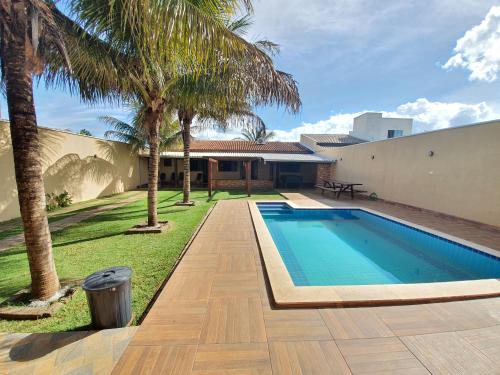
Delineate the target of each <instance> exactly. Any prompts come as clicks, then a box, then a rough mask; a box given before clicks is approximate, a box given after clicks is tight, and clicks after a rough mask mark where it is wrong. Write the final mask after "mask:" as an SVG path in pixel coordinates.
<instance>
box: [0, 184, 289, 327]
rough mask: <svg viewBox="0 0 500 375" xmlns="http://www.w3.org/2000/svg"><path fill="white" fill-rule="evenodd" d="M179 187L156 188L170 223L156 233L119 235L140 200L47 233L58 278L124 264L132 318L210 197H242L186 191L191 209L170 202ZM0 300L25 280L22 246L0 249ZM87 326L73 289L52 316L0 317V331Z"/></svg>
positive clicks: (141, 218)
mask: <svg viewBox="0 0 500 375" xmlns="http://www.w3.org/2000/svg"><path fill="white" fill-rule="evenodd" d="M181 197H182V191H172V190H170V191H160V192H159V194H158V198H159V199H158V216H159V219H160V220H169V221H170V222H172V223H173V227H172V228H171V229H170V230H168V231H167V232H166V233H162V234H144V235H133V236H125V235H124V234H123V233H124V231H125V230H126V229H129V228H130V227H132V226H133V225H135V224H139V223H144V222H145V221H146V217H147V211H146V210H147V203H146V200H145V199H143V200H140V201H137V202H134V203H131V204H128V205H126V206H123V207H120V208H117V209H114V210H110V211H107V212H104V213H102V214H100V215H98V216H96V217H93V218H90V219H88V220H86V221H83V222H81V223H79V224H76V225H74V226H71V227H68V228H66V229H63V230H61V231H58V232H56V233H53V234H52V240H53V248H54V257H55V262H56V266H57V271H58V273H59V277H60V278H61V279H75V278H77V279H80V278H84V277H86V276H88V275H89V274H91V273H93V272H95V271H97V270H99V269H102V268H105V267H110V266H117V265H122V266H129V267H131V268H132V270H133V271H134V275H133V278H132V293H133V306H132V307H133V311H134V313H135V316H136V319H138V318H139V317H140V316H141V315H142V313H143V311H144V309H145V308H146V306H147V305H148V303H149V301H150V300H151V298H152V297H153V296H154V294H155V292H156V291H157V290H158V288H159V287H160V285H161V283H162V281H163V280H164V279H165V277H166V276H167V275H168V274H169V272H170V271H171V269H172V267H173V265H174V264H175V261H176V260H177V259H178V257H179V254H180V253H181V251H182V249H183V248H184V246H185V245H186V243H187V241H188V240H189V238H190V237H191V235H192V233H193V232H194V230H195V229H196V227H197V226H198V224H199V223H200V221H201V220H202V218H203V216H204V215H205V214H206V213H207V211H208V210H209V208H210V207H211V206H213V205H214V204H215V202H216V201H218V200H222V199H242V198H247V197H246V194H245V193H244V192H239V191H231V192H226V191H222V192H217V193H216V194H215V195H214V196H213V197H212V199H208V196H207V193H206V191H195V192H193V193H192V198H193V200H195V201H196V206H194V207H178V206H175V202H177V201H178V200H179V199H181ZM251 199H257V200H258V199H272V200H274V199H283V198H282V197H281V196H280V195H278V194H277V193H276V192H274V191H263V192H256V193H255V194H254V195H253V196H252V198H251ZM0 269H1V270H2V272H1V274H0V301H3V300H5V299H7V298H8V297H9V296H11V295H12V294H14V293H15V292H17V291H18V290H20V289H22V288H25V287H27V286H28V285H29V283H30V277H29V270H28V262H27V257H26V249H25V247H24V246H21V245H20V246H16V247H13V248H12V249H10V250H8V251H6V252H3V253H0ZM88 324H90V315H89V312H88V307H87V301H86V299H85V293H84V292H83V291H82V290H81V289H79V290H78V291H77V292H76V293H75V295H74V296H73V298H72V299H71V301H70V302H69V303H68V304H67V305H66V306H65V307H64V308H63V309H61V310H60V311H59V312H58V313H57V315H56V316H55V317H52V318H47V319H41V320H38V321H6V320H0V332H13V331H16V332H57V331H67V330H78V329H86V328H87V326H88Z"/></svg>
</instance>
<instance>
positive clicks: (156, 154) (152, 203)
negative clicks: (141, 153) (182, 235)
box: [144, 108, 163, 227]
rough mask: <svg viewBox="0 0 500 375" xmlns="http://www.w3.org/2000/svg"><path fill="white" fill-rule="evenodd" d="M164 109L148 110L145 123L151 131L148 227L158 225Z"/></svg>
mask: <svg viewBox="0 0 500 375" xmlns="http://www.w3.org/2000/svg"><path fill="white" fill-rule="evenodd" d="M162 115H163V108H162V109H161V110H160V109H156V110H153V109H151V108H148V109H147V111H146V113H145V116H144V122H145V127H146V129H148V131H149V174H148V226H150V227H155V226H157V225H158V207H157V206H158V170H159V165H160V147H159V146H160V122H161V119H162Z"/></svg>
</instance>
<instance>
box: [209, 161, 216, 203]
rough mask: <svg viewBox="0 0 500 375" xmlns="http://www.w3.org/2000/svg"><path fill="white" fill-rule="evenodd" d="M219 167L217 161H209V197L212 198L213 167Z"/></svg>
mask: <svg viewBox="0 0 500 375" xmlns="http://www.w3.org/2000/svg"><path fill="white" fill-rule="evenodd" d="M214 165H215V166H217V160H214V159H208V196H209V197H212V190H213V185H212V181H213V176H214V175H213V167H214Z"/></svg>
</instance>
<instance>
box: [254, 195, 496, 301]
mask: <svg viewBox="0 0 500 375" xmlns="http://www.w3.org/2000/svg"><path fill="white" fill-rule="evenodd" d="M257 203H281V204H287V205H288V206H290V207H291V208H295V209H315V210H326V209H328V210H332V209H333V210H335V209H343V210H345V209H359V210H362V211H366V212H369V213H372V214H374V215H378V216H381V217H383V218H386V219H389V220H392V221H395V222H398V223H401V224H404V225H408V226H410V227H413V228H416V229H419V230H422V231H425V232H428V233H430V234H433V235H435V236H439V237H442V238H444V239H447V240H450V241H453V242H457V243H459V244H462V245H464V246H467V247H471V248H473V249H477V250H479V251H481V252H484V253H487V254H490V255H493V256H495V257H500V251H497V250H494V249H490V248H488V247H485V246H482V245H479V244H476V243H473V242H470V241H466V240H463V239H461V238H458V237H455V236H452V235H449V234H446V233H443V232H440V231H437V230H434V229H431V228H427V227H425V226H422V225H418V224H414V223H412V222H409V221H407V220H403V219H399V218H396V217H394V216H390V215H387V214H384V213H382V212H379V211H376V210H372V209H368V208H364V207H359V206H352V207H330V206H326V205H322V206H312V205H298V204H296V203H295V202H293V201H277V200H266V201H259V202H255V201H249V202H248V206H249V210H250V216H251V218H252V223H253V227H254V231H255V235H256V238H257V243H258V245H259V250H260V253H261V256H262V259H263V266H264V269H265V271H266V273H267V277H268V280H269V284H270V287H271V291H272V294H273V299H274V303H275V304H276V305H277V306H280V307H349V306H352V307H354V306H377V305H402V304H417V303H431V302H443V301H455V300H466V299H475V298H487V297H497V296H500V280H499V279H481V280H465V281H449V282H437V283H416V284H380V285H343V286H295V285H294V284H293V281H292V279H291V277H290V275H289V273H288V270H287V268H286V266H285V264H284V262H283V259H282V258H281V255H280V253H279V251H278V248H277V247H276V245H275V243H274V241H273V239H272V236H271V233H270V232H269V230H268V228H267V225H266V223H265V222H264V219H263V217H262V215H261V213H260V211H259V209H258V207H257Z"/></svg>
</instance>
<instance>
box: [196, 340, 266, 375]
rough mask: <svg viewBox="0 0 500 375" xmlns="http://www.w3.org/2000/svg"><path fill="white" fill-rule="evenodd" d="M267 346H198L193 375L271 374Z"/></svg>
mask: <svg viewBox="0 0 500 375" xmlns="http://www.w3.org/2000/svg"><path fill="white" fill-rule="evenodd" d="M271 373H272V371H271V361H270V358H269V350H268V347H267V344H208V345H199V347H198V351H197V353H196V356H195V361H194V367H193V374H213V375H219V374H220V375H224V374H234V375H236V374H252V375H269V374H271Z"/></svg>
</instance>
